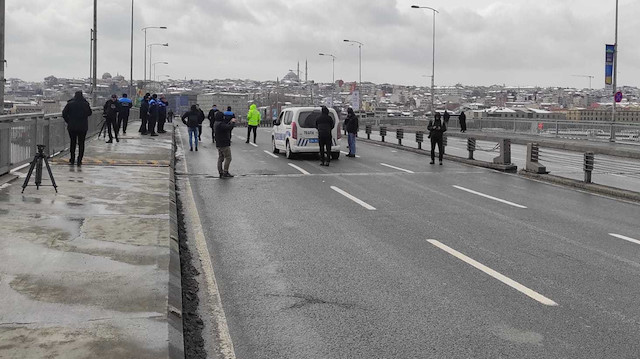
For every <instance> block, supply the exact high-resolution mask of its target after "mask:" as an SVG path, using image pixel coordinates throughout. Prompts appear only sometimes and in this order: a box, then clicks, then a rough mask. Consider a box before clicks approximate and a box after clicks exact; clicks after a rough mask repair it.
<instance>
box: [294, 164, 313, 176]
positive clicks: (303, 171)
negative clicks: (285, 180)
mask: <svg viewBox="0 0 640 359" xmlns="http://www.w3.org/2000/svg"><path fill="white" fill-rule="evenodd" d="M289 166H291V167H293V168H295V169H297V170H298V171H300V172H301V173H302V174H303V175H307V176H308V175H310V174H311V173H309V172H307V171H305V170H304V169H302V168H300V167H298V166H296V165H294V164H293V163H289Z"/></svg>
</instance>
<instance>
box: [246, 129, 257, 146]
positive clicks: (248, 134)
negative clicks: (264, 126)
mask: <svg viewBox="0 0 640 359" xmlns="http://www.w3.org/2000/svg"><path fill="white" fill-rule="evenodd" d="M251 131H253V143H256V133H257V132H258V126H251V125H248V126H247V142H249V137H251Z"/></svg>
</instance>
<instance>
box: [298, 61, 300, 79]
mask: <svg viewBox="0 0 640 359" xmlns="http://www.w3.org/2000/svg"><path fill="white" fill-rule="evenodd" d="M298 82H300V61H298Z"/></svg>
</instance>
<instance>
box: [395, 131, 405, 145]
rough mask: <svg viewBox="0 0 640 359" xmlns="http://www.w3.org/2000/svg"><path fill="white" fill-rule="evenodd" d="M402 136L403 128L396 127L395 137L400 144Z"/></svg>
mask: <svg viewBox="0 0 640 359" xmlns="http://www.w3.org/2000/svg"><path fill="white" fill-rule="evenodd" d="M403 137H404V130H403V129H402V128H397V129H396V138H397V139H398V144H399V145H400V146H402V138H403Z"/></svg>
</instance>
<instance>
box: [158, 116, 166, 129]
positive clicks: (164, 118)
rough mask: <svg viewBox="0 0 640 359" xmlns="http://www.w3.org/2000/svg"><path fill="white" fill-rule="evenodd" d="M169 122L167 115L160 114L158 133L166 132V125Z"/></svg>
mask: <svg viewBox="0 0 640 359" xmlns="http://www.w3.org/2000/svg"><path fill="white" fill-rule="evenodd" d="M165 122H167V115H166V114H162V113H161V114H160V115H159V116H158V132H164V123H165Z"/></svg>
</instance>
